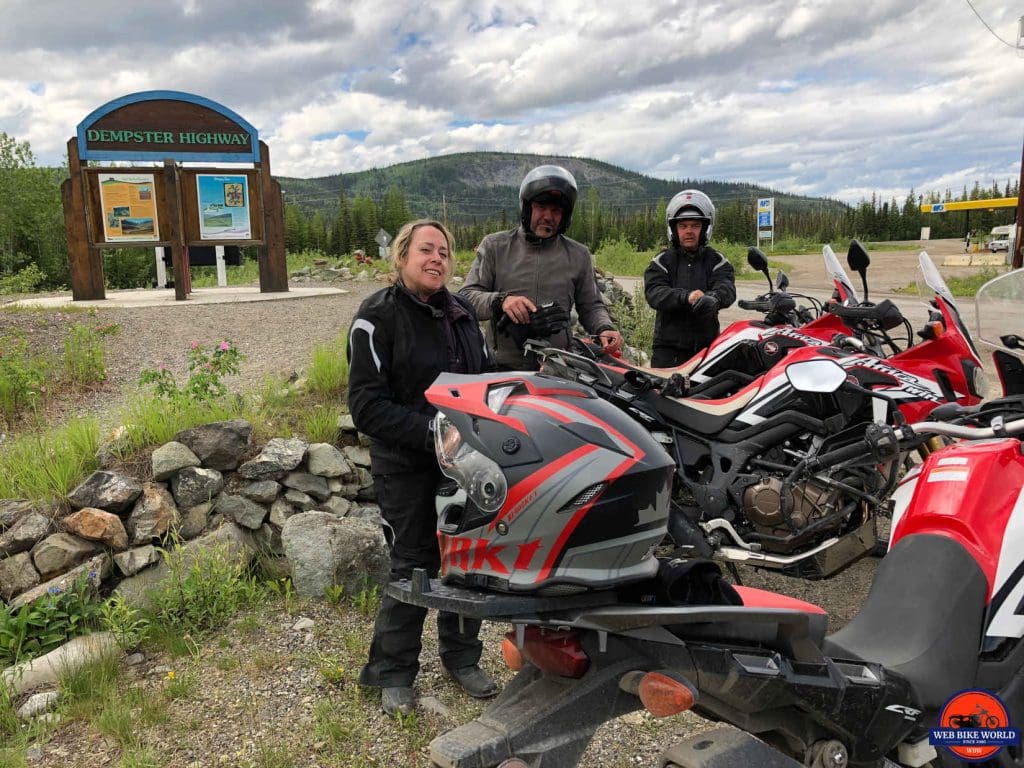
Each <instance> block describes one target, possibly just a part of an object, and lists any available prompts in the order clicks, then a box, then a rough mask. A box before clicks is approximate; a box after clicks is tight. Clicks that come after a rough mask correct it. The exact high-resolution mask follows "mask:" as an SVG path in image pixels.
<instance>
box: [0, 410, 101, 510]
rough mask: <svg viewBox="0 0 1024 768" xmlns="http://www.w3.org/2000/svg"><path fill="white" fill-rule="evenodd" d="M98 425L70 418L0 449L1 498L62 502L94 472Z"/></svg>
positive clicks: (93, 421) (21, 437)
mask: <svg viewBox="0 0 1024 768" xmlns="http://www.w3.org/2000/svg"><path fill="white" fill-rule="evenodd" d="M97 447H99V423H98V422H97V421H96V420H95V419H78V418H75V419H71V420H70V421H68V422H67V423H66V424H64V425H63V426H61V427H57V428H55V429H52V430H49V431H46V432H42V433H40V434H37V435H34V434H25V435H21V436H19V437H15V438H13V439H11V440H9V441H7V443H6V444H5V445H4V447H3V450H0V499H32V500H36V501H42V502H49V501H53V500H64V499H66V498H67V496H68V494H69V493H70V492H71V491H72V490H73V489H74V488H75V487H76V486H77V485H78V484H79V483H80V482H82V480H83V479H84V477H85V476H86V475H87V474H88V473H89V472H91V471H93V470H94V469H96V467H97V466H98V465H97V462H96V449H97Z"/></svg>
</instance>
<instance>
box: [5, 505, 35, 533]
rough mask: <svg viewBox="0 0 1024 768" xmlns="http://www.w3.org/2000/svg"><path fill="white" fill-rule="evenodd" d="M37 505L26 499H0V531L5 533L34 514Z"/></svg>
mask: <svg viewBox="0 0 1024 768" xmlns="http://www.w3.org/2000/svg"><path fill="white" fill-rule="evenodd" d="M34 509H35V505H34V504H33V503H32V502H31V501H25V500H24V499H0V531H5V530H7V529H8V528H10V527H11V526H12V525H14V524H15V523H16V522H18V521H19V520H20V519H21V518H22V517H24V516H25V515H27V514H28V513H29V512H32V511H33V510H34Z"/></svg>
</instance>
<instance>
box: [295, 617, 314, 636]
mask: <svg viewBox="0 0 1024 768" xmlns="http://www.w3.org/2000/svg"><path fill="white" fill-rule="evenodd" d="M315 626H316V624H315V622H314V621H313V620H312V619H311V618H309V617H308V616H303V617H302V618H301V619H299V620H298V621H296V622H295V623H294V624H292V631H293V632H308V631H309V630H311V629H313V627H315Z"/></svg>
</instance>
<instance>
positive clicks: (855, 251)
mask: <svg viewBox="0 0 1024 768" xmlns="http://www.w3.org/2000/svg"><path fill="white" fill-rule="evenodd" d="M846 263H847V264H849V265H850V269H852V270H853V271H854V272H856V273H857V274H859V275H860V281H861V283H862V284H863V286H864V301H865V302H867V300H868V265H869V264H870V263H871V257H870V256H868V252H867V250H866V249H865V248H864V246H863V245H861V243H860V240H857V239H856V238H854V239H853V240H851V241H850V247H849V249H847V251H846Z"/></svg>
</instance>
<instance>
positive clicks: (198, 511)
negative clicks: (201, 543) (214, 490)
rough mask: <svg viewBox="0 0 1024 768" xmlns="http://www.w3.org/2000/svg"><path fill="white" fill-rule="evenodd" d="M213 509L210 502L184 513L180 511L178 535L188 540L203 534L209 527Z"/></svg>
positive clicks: (190, 508)
mask: <svg viewBox="0 0 1024 768" xmlns="http://www.w3.org/2000/svg"><path fill="white" fill-rule="evenodd" d="M211 509H213V503H212V502H209V501H208V502H206V503H205V504H197V505H196V506H194V507H189V508H188V509H186V510H185V511H184V512H182V511H180V510H179V515H180V520H179V527H178V535H179V536H180V537H181V538H183V539H186V540H188V539H194V538H195V537H196V536H198V535H199V534H201V533H202V532H203V531H204V530H206V526H207V525H209V522H210V510H211Z"/></svg>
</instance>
